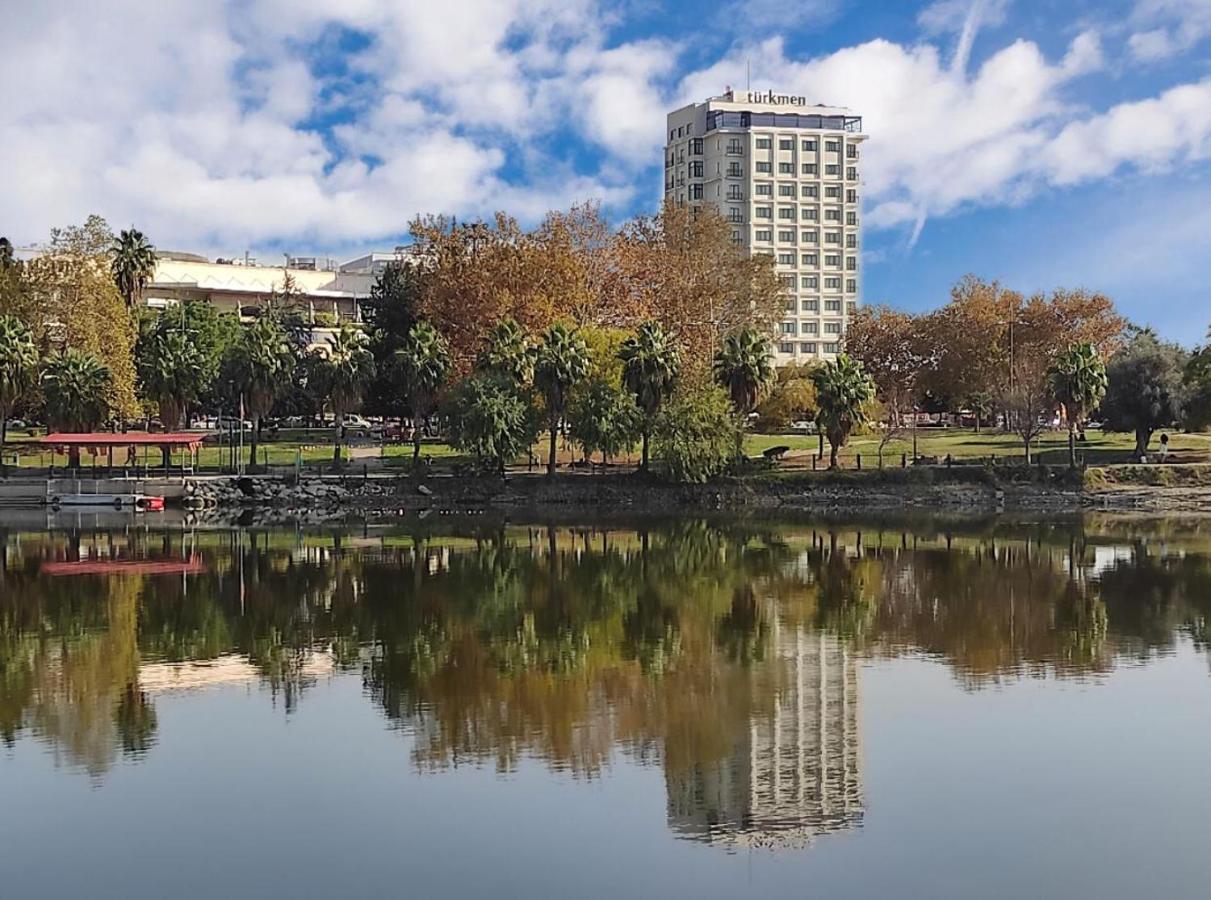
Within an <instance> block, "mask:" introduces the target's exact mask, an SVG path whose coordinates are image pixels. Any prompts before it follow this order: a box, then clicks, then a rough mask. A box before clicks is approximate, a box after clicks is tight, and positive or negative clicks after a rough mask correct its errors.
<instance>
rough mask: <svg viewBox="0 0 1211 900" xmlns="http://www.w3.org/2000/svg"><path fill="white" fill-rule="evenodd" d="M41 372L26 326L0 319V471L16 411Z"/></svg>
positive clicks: (14, 319)
mask: <svg viewBox="0 0 1211 900" xmlns="http://www.w3.org/2000/svg"><path fill="white" fill-rule="evenodd" d="M37 372H38V347H37V345H36V344H35V343H34V337H33V335H32V334H30V330H29V329H28V328H26V327H25V324H24V323H23V322H22V321H21V320H20V319H18V318H16V317H15V316H0V471H3V470H4V445H5V444H6V443H7V442H8V420H9V417H10V416H12V414H13V409H14V408H15V407H16V406H17V404H18V403H19V402H20V401H21V400H22V399H23V398H24V397H25V396H26V395H27V394H28V393H29V391H30V390H31V389H32V388H33V386H34V383H35V381H36V379H37Z"/></svg>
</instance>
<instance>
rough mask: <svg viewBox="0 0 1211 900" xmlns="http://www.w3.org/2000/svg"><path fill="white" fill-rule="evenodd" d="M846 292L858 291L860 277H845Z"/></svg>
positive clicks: (854, 292)
mask: <svg viewBox="0 0 1211 900" xmlns="http://www.w3.org/2000/svg"><path fill="white" fill-rule="evenodd" d="M845 293H847V294H856V293H858V279H856V278H846V279H845Z"/></svg>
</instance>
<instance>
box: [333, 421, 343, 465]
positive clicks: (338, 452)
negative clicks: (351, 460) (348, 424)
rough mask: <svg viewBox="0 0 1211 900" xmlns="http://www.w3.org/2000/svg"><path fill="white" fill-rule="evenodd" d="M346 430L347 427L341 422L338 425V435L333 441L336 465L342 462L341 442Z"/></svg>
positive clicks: (334, 463)
mask: <svg viewBox="0 0 1211 900" xmlns="http://www.w3.org/2000/svg"><path fill="white" fill-rule="evenodd" d="M344 431H345V429H343V428H342V427H341V426H340V425H339V424H338V425H337V426H336V435H335V437H334V438H333V441H332V464H333V465H334V466H339V465H340V464H341V444H342V443H343V441H342V438H343V437H344Z"/></svg>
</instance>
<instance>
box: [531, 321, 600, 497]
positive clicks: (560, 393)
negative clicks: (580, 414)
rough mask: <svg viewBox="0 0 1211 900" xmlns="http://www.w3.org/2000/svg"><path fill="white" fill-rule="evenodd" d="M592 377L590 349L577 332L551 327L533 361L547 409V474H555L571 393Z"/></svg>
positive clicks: (535, 376) (562, 327) (535, 382)
mask: <svg viewBox="0 0 1211 900" xmlns="http://www.w3.org/2000/svg"><path fill="white" fill-rule="evenodd" d="M588 374H589V348H588V346H587V345H586V344H585V342H584V339H583V338H581V337H580V335H579V334H577V333H576V330H575V329H569V328H566V327H565V326H564V325H562V324H558V323H557V324H555V325H552V326H551V327H550V328H549V329H548V330H547V333H546V334H545V335H543V341H542V344H541V345H540V346H539V348H538V357H537V358H536V359H535V361H534V385H535V387H537V388H538V390H539V391H541V392H542V396H543V400H544V402H545V406H546V410H547V430H548V435H549V438H550V445H549V450H548V455H547V475H548V476H551V477H554V475H555V438H556V435H557V434H558V432H559V423H560V421H561V420H562V419H563V415H564V413H565V412H566V411H567V401H568V393H569V392H570V391H571V390H572V388H574V387H575V386H576V385H577V384H579V383H580V382H581V381H583V380H584V379H585V378H586V377H587V376H588Z"/></svg>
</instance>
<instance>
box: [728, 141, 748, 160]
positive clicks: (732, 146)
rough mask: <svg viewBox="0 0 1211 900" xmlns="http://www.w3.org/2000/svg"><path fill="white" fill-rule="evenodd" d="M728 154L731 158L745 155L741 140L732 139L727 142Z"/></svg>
mask: <svg viewBox="0 0 1211 900" xmlns="http://www.w3.org/2000/svg"><path fill="white" fill-rule="evenodd" d="M727 152H728V154H729V155H731V156H740V155H742V154H743V153H744V145H743V144H741V143H740V139H739V138H732V139H731V140H730V141H728V142H727Z"/></svg>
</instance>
